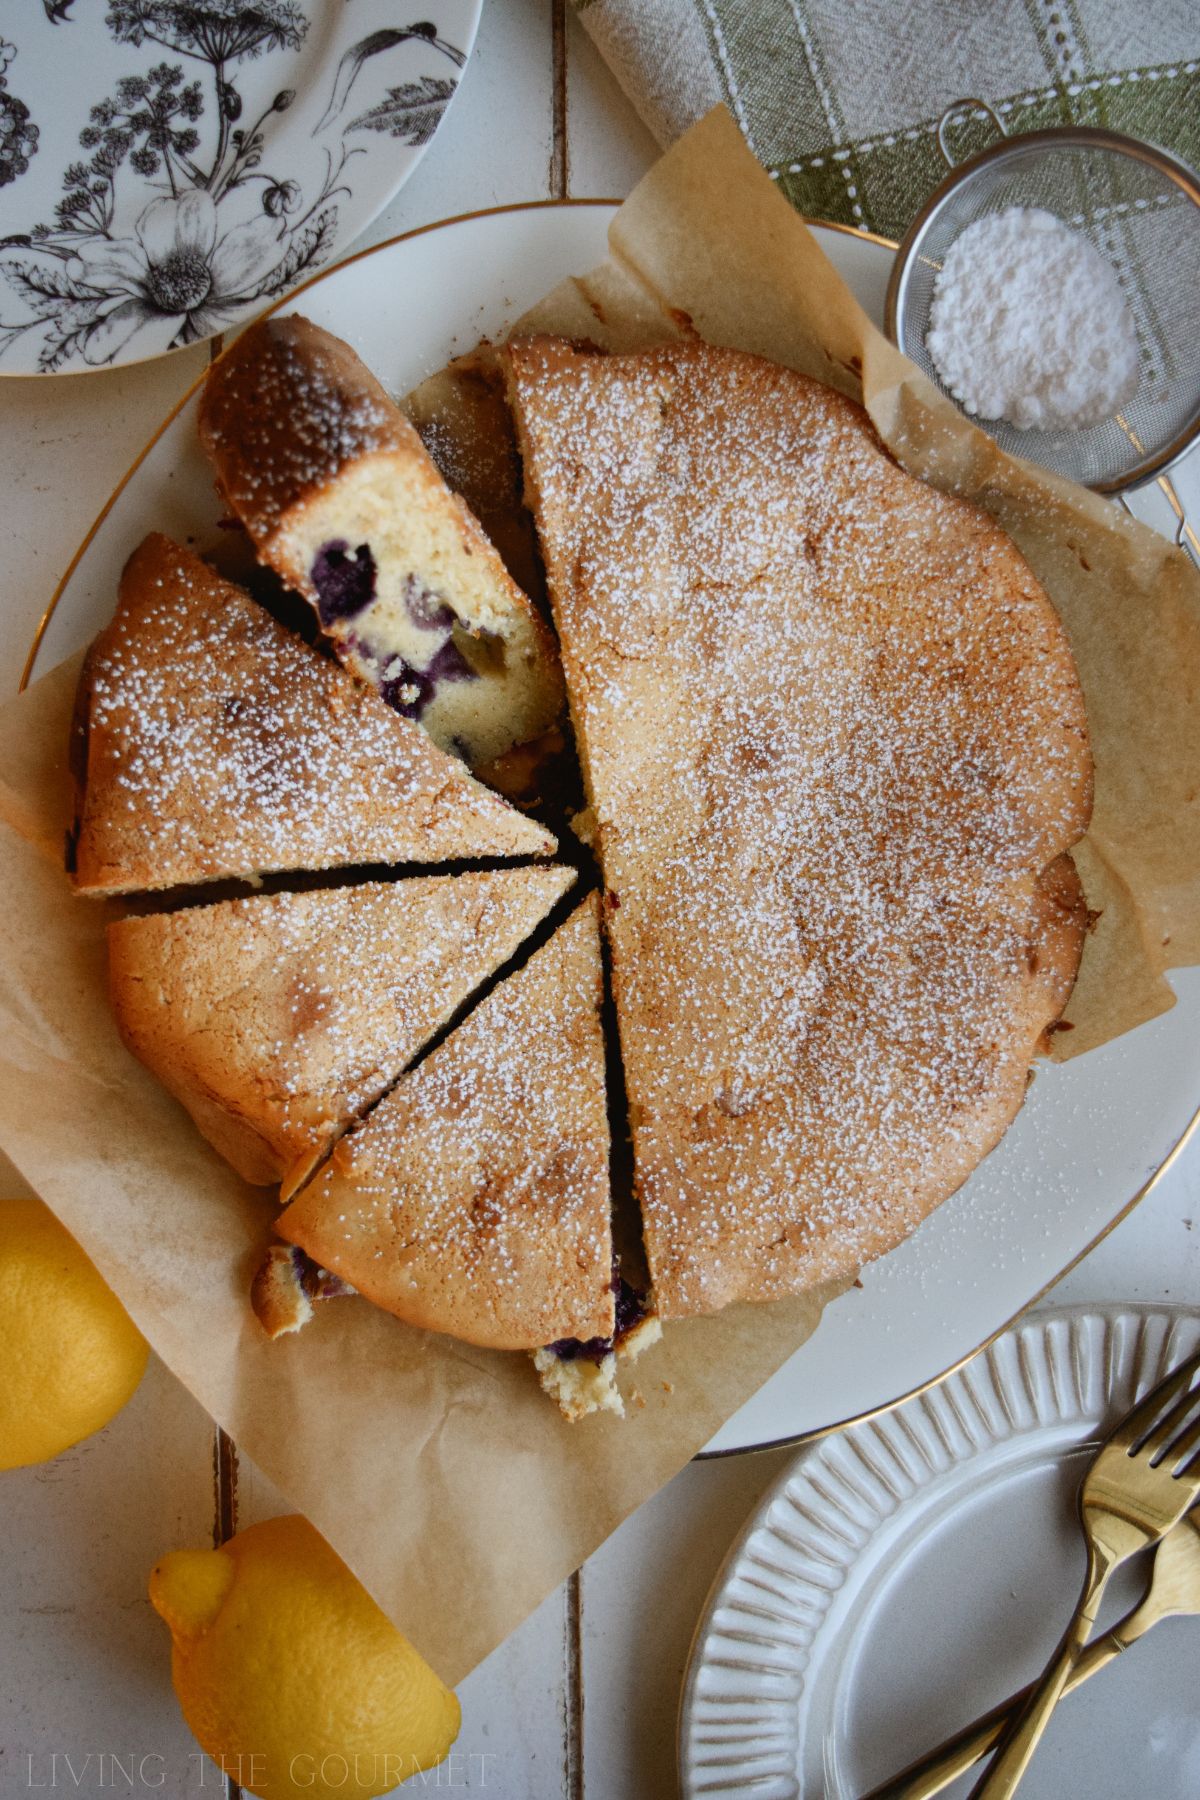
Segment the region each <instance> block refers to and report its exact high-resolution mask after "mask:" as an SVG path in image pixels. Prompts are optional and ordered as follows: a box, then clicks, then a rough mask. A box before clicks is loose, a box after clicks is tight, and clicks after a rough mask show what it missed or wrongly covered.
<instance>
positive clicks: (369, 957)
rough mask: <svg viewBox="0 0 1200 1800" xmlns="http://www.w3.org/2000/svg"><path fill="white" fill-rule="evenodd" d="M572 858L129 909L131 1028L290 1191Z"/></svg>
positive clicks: (188, 1096)
mask: <svg viewBox="0 0 1200 1800" xmlns="http://www.w3.org/2000/svg"><path fill="white" fill-rule="evenodd" d="M573 879H574V875H573V872H572V871H571V870H570V869H563V868H544V867H542V868H523V869H498V870H494V871H490V872H478V873H476V872H469V873H466V874H462V875H427V876H414V877H413V878H412V879H410V880H408V881H397V882H368V883H364V884H363V885H361V886H355V887H341V888H320V889H314V890H313V891H312V892H309V893H284V894H270V895H256V896H253V897H251V898H249V899H242V900H229V901H222V902H219V903H218V904H217V905H215V906H196V907H188V908H186V909H184V910H183V911H180V912H172V913H152V914H147V915H144V916H143V917H140V918H130V919H122V920H120V921H118V922H117V923H116V924H114V925H112V926H110V927H109V934H108V954H109V983H110V989H111V994H112V1002H113V1009H114V1011H115V1013H116V1016H117V1023H118V1025H119V1027H120V1030H121V1034H122V1036H123V1037H124V1039H125V1042H126V1043H127V1044H128V1045H129V1048H130V1049H131V1050H132V1051H133V1052H134V1054H135V1055H136V1056H138V1057H140V1059H141V1060H142V1062H144V1063H145V1064H146V1066H147V1068H149V1069H152V1070H153V1071H154V1073H155V1074H156V1075H157V1076H158V1078H159V1080H160V1081H161V1082H162V1083H163V1085H164V1087H166V1088H167V1089H168V1090H169V1091H170V1092H171V1093H172V1094H174V1095H175V1097H176V1099H177V1100H179V1101H181V1102H182V1104H183V1105H184V1106H185V1107H186V1108H187V1110H188V1111H189V1112H190V1113H191V1115H192V1117H193V1119H195V1121H196V1123H197V1125H198V1126H199V1127H200V1129H201V1131H202V1132H203V1133H204V1135H205V1137H207V1138H208V1140H209V1142H210V1143H211V1144H213V1145H214V1146H215V1147H216V1148H217V1149H218V1150H219V1151H220V1152H221V1154H222V1155H223V1156H224V1157H225V1158H226V1160H227V1161H229V1162H231V1163H232V1164H233V1166H234V1168H235V1169H237V1171H238V1172H239V1174H241V1175H243V1176H245V1178H246V1180H247V1181H252V1182H258V1183H267V1182H275V1181H279V1182H281V1183H282V1184H283V1198H284V1199H286V1198H287V1197H288V1195H289V1194H290V1193H291V1191H292V1190H293V1189H294V1188H295V1187H297V1186H298V1185H299V1184H300V1183H301V1182H302V1181H304V1180H306V1179H307V1177H308V1176H309V1175H310V1174H311V1172H312V1170H313V1168H314V1166H315V1165H316V1163H317V1162H319V1161H320V1159H321V1157H322V1156H323V1155H324V1154H325V1152H326V1151H327V1150H328V1148H329V1146H330V1144H331V1143H332V1141H333V1140H334V1138H336V1137H337V1136H338V1134H339V1133H340V1132H341V1131H343V1130H344V1129H345V1128H346V1127H347V1126H348V1125H349V1124H350V1123H351V1122H352V1121H353V1120H354V1119H355V1118H357V1117H358V1116H359V1114H361V1113H363V1112H365V1111H366V1109H367V1108H368V1107H369V1106H372V1105H373V1104H374V1102H375V1101H376V1100H377V1099H378V1098H379V1096H380V1094H382V1093H383V1092H384V1091H385V1090H386V1089H387V1088H388V1087H390V1086H391V1084H392V1083H393V1082H394V1081H395V1080H396V1078H397V1076H398V1075H399V1074H400V1073H401V1071H402V1070H403V1069H404V1068H405V1067H406V1066H407V1065H408V1064H409V1063H410V1062H411V1061H412V1059H413V1057H414V1056H415V1055H416V1054H417V1052H418V1051H419V1050H420V1049H421V1047H422V1045H424V1044H425V1043H426V1042H427V1041H428V1040H429V1038H431V1037H432V1036H433V1035H434V1033H435V1032H436V1031H438V1030H439V1029H440V1028H441V1027H442V1026H443V1025H444V1024H445V1023H446V1022H447V1020H448V1019H449V1018H450V1017H451V1016H452V1014H453V1013H454V1012H455V1011H456V1010H457V1009H458V1007H459V1006H460V1005H461V1004H462V1003H463V1001H464V1000H466V999H467V997H468V996H469V995H470V994H471V993H472V992H473V991H474V989H475V988H477V987H478V986H479V985H480V984H481V983H482V982H483V981H484V980H486V978H487V977H488V976H489V975H491V974H492V973H493V972H494V971H495V970H496V969H497V968H498V967H500V966H501V965H502V964H503V963H505V962H506V961H507V960H508V958H509V957H510V956H512V955H513V953H514V952H515V951H516V950H517V948H518V947H519V946H520V944H521V943H522V942H523V941H524V939H525V938H526V937H527V936H528V935H529V933H530V932H531V931H532V930H533V929H534V927H535V926H536V925H537V924H538V922H539V921H540V920H541V919H542V918H543V917H544V915H545V914H546V913H547V912H548V911H549V909H550V908H551V907H552V906H553V905H554V903H555V902H556V901H557V900H558V899H559V898H560V897H561V896H562V895H563V894H564V893H565V892H566V890H567V888H568V887H569V886H570V885H571V882H572V880H573Z"/></svg>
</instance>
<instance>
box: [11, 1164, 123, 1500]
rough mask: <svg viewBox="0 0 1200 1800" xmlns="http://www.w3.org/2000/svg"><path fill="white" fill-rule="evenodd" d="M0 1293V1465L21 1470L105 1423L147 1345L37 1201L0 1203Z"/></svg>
mask: <svg viewBox="0 0 1200 1800" xmlns="http://www.w3.org/2000/svg"><path fill="white" fill-rule="evenodd" d="M0 1295H3V1303H2V1304H3V1315H2V1316H3V1324H2V1325H0V1469H19V1468H23V1467H24V1466H25V1464H26V1463H37V1462H45V1461H47V1459H48V1458H50V1457H52V1456H57V1455H58V1453H59V1451H60V1450H65V1449H66V1448H67V1447H68V1445H70V1444H77V1443H78V1442H79V1440H80V1438H85V1437H90V1436H91V1434H92V1432H93V1431H99V1429H100V1427H101V1426H102V1425H107V1424H108V1421H109V1420H110V1419H111V1418H112V1417H113V1416H114V1414H116V1413H119V1412H120V1410H121V1408H122V1407H123V1406H124V1404H125V1402H126V1401H127V1400H128V1399H129V1397H130V1395H131V1394H132V1393H133V1390H134V1389H135V1388H136V1387H137V1384H138V1382H139V1381H140V1380H141V1379H142V1376H143V1375H144V1373H145V1370H146V1358H147V1356H148V1354H149V1351H148V1350H147V1347H146V1340H145V1338H143V1336H142V1334H141V1333H140V1331H139V1330H138V1328H137V1326H136V1325H135V1324H134V1323H133V1321H132V1319H131V1318H130V1317H129V1314H128V1313H127V1312H126V1311H125V1308H124V1307H123V1306H122V1305H121V1302H120V1301H119V1300H118V1299H117V1296H116V1295H115V1294H114V1293H113V1291H112V1289H111V1288H110V1287H109V1286H108V1285H107V1284H106V1283H105V1281H104V1280H103V1278H102V1277H101V1276H100V1274H99V1272H98V1271H97V1270H96V1268H95V1267H94V1266H93V1264H92V1263H90V1262H89V1261H88V1259H87V1257H86V1256H85V1255H84V1253H83V1251H82V1250H81V1249H80V1248H79V1245H78V1244H77V1243H76V1242H75V1239H74V1238H73V1237H72V1236H71V1234H70V1232H69V1231H67V1229H66V1227H65V1226H63V1225H60V1224H59V1222H58V1220H57V1219H56V1218H55V1216H54V1214H53V1213H52V1212H51V1211H50V1208H49V1207H48V1206H46V1205H45V1204H44V1202H43V1201H41V1200H0Z"/></svg>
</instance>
